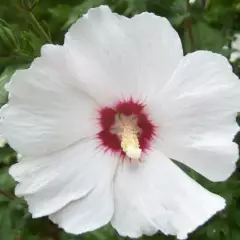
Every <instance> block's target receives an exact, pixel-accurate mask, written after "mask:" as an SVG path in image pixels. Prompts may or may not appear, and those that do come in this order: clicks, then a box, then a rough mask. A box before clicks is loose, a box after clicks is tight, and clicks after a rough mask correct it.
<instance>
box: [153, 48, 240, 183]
mask: <svg viewBox="0 0 240 240" xmlns="http://www.w3.org/2000/svg"><path fill="white" fill-rule="evenodd" d="M154 97H155V99H154V100H153V99H152V101H153V102H157V105H155V112H156V113H157V114H158V116H155V117H156V118H158V119H159V125H160V132H159V136H160V138H161V141H160V142H159V147H160V148H161V149H162V151H163V152H164V153H165V154H166V155H167V156H168V157H169V158H172V159H175V160H178V161H180V162H182V163H184V164H186V165H188V166H189V167H191V168H193V169H194V170H196V171H197V172H199V173H200V174H202V175H203V176H205V177H207V178H208V179H210V180H212V181H223V180H226V179H227V178H228V177H229V176H230V175H231V174H232V172H233V171H234V170H235V162H236V161H237V159H238V149H237V145H236V144H235V143H233V142H232V141H233V138H234V136H235V134H236V133H237V131H238V130H239V127H238V125H237V123H236V115H237V111H239V109H240V107H239V102H240V81H239V79H238V78H237V77H236V76H235V75H234V74H233V73H232V68H231V66H230V64H229V63H228V61H227V59H226V58H224V57H223V56H221V55H218V54H214V53H212V52H207V51H197V52H195V53H191V54H188V55H187V56H186V57H184V59H183V60H182V61H181V63H180V64H179V66H178V68H177V69H176V71H175V73H174V74H173V76H172V78H171V80H170V81H169V82H168V84H167V85H166V86H165V88H164V89H163V90H162V92H161V95H158V94H157V93H156V94H155V95H154ZM156 109H157V111H156Z"/></svg>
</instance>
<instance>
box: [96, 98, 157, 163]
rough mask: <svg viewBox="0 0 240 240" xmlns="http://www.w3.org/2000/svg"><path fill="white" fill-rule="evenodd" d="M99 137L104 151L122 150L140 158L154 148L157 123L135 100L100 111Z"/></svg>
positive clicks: (129, 155) (123, 152)
mask: <svg viewBox="0 0 240 240" xmlns="http://www.w3.org/2000/svg"><path fill="white" fill-rule="evenodd" d="M99 127H100V131H99V133H98V136H97V137H98V139H99V140H100V143H101V144H100V146H102V147H103V148H104V149H105V151H111V152H113V153H119V154H120V155H121V156H122V157H123V158H126V157H127V158H130V159H135V160H141V156H142V153H145V152H147V150H149V149H150V148H151V142H152V140H153V138H154V137H155V136H156V126H155V125H154V124H153V123H152V121H151V120H150V117H149V115H148V114H147V112H146V106H145V105H144V104H142V103H139V102H138V101H133V100H132V99H130V100H127V101H119V102H118V103H117V104H116V105H115V106H112V107H104V108H102V109H100V110H99Z"/></svg>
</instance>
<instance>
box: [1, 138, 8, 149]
mask: <svg viewBox="0 0 240 240" xmlns="http://www.w3.org/2000/svg"><path fill="white" fill-rule="evenodd" d="M6 143H7V142H6V139H5V138H4V137H3V136H2V135H0V148H2V147H4V146H5V145H6Z"/></svg>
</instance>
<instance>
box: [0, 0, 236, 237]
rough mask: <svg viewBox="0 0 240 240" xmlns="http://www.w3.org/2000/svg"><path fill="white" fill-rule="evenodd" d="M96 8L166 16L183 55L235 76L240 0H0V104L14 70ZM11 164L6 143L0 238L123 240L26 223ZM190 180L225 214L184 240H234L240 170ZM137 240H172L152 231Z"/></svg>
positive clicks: (0, 153) (44, 222) (0, 163)
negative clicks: (201, 56) (215, 60)
mask: <svg viewBox="0 0 240 240" xmlns="http://www.w3.org/2000/svg"><path fill="white" fill-rule="evenodd" d="M102 4H107V5H109V6H110V7H111V8H112V10H113V11H115V12H118V13H120V14H123V15H126V16H129V17H131V16H133V15H135V14H137V13H141V12H143V11H148V12H154V13H155V14H157V15H161V16H165V17H167V18H168V19H169V21H170V22H171V23H172V25H173V26H174V27H175V29H176V30H177V31H178V33H179V35H180V37H181V39H182V43H183V46H184V51H185V53H189V52H192V51H195V50H198V49H205V50H211V51H213V52H218V53H220V54H223V55H224V56H226V57H227V58H228V59H229V60H231V64H232V66H233V69H234V71H235V73H236V74H238V76H239V75H240V59H236V58H235V59H233V55H232V53H233V52H234V51H236V49H234V48H237V46H238V47H239V51H240V41H239V43H238V44H236V43H235V44H233V42H234V41H235V39H236V34H238V33H239V34H240V0H196V1H191V2H189V1H188V0H85V1H81V0H1V1H0V106H1V105H3V104H5V103H6V102H7V93H6V91H5V90H4V84H5V83H6V82H8V81H9V79H10V77H11V76H12V74H13V73H14V71H15V70H16V69H19V68H26V67H28V66H29V64H30V63H31V61H32V60H33V59H34V58H35V57H37V56H39V52H40V47H41V46H42V45H43V44H45V43H49V42H52V43H54V44H61V43H62V42H63V38H64V34H65V32H66V31H67V30H68V28H69V26H70V25H71V24H72V23H73V22H75V21H76V19H77V18H79V17H80V16H81V15H82V14H83V13H85V12H86V11H87V10H88V9H89V8H91V7H94V6H98V5H102ZM239 55H240V52H239ZM239 104H240V103H239ZM235 141H236V142H238V143H239V142H240V137H239V136H236V137H235ZM15 161H16V153H14V151H13V150H12V149H11V148H10V147H9V146H8V145H5V146H4V147H3V148H0V240H77V239H83V240H85V239H89V240H91V239H92V240H95V239H96V240H105V239H123V238H121V237H120V236H118V235H117V234H116V232H115V231H114V230H113V229H112V228H111V227H110V226H107V227H105V228H102V229H100V230H97V231H95V232H92V233H87V234H84V235H81V236H73V235H69V234H66V233H64V232H63V231H62V230H60V229H58V228H57V227H56V226H55V225H54V224H52V223H51V222H50V221H49V220H48V219H47V218H41V219H32V218H31V215H30V214H29V213H28V209H27V205H26V203H25V202H24V200H23V199H19V198H17V197H15V196H14V186H15V182H14V181H13V180H12V179H11V177H10V176H9V175H8V168H9V166H10V165H11V164H13V163H14V162H15ZM187 171H189V170H187ZM189 174H190V175H191V176H192V177H194V178H195V179H196V180H197V181H199V182H200V183H201V184H202V185H204V186H205V187H206V188H207V189H209V190H211V191H213V192H215V193H217V194H220V195H221V196H223V197H224V198H225V199H227V202H228V207H227V208H226V210H225V211H224V212H222V213H220V214H218V215H217V216H215V217H214V218H213V219H211V220H210V221H209V222H208V223H206V224H205V225H204V226H203V227H200V228H199V229H198V230H197V231H196V232H194V233H193V234H191V235H190V237H189V239H190V240H207V239H211V240H240V176H239V174H240V173H239V169H237V171H236V172H235V173H234V175H233V176H232V177H231V178H230V179H229V180H228V181H227V182H224V183H217V184H216V183H211V182H208V181H206V180H205V179H203V178H202V177H201V176H199V175H198V174H196V173H195V172H193V171H190V172H189ZM142 239H152V240H161V239H162V240H163V239H175V238H173V237H166V236H163V235H161V234H160V233H159V234H158V235H155V236H153V237H143V238H142Z"/></svg>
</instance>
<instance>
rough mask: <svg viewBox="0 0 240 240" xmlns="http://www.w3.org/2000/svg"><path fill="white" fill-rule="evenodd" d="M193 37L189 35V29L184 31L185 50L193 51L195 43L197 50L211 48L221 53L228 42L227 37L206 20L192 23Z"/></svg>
mask: <svg viewBox="0 0 240 240" xmlns="http://www.w3.org/2000/svg"><path fill="white" fill-rule="evenodd" d="M191 28H192V35H193V39H191V37H190V36H189V29H185V32H184V48H185V52H187V53H188V52H191V51H192V49H191V44H192V43H193V45H194V48H195V50H210V51H213V52H218V53H221V52H222V51H224V50H223V47H224V45H225V44H226V43H227V39H226V37H225V36H224V35H223V34H222V33H221V32H220V31H219V30H217V29H214V28H212V27H211V26H209V25H208V24H207V23H205V22H202V21H201V22H196V23H193V24H192V25H191Z"/></svg>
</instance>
